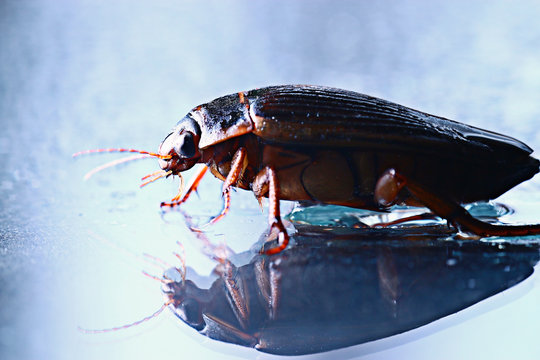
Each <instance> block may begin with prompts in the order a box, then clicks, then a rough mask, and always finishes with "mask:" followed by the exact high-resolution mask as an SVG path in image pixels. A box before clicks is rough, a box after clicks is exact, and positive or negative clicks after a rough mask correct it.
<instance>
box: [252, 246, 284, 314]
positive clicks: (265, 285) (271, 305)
mask: <svg viewBox="0 0 540 360" xmlns="http://www.w3.org/2000/svg"><path fill="white" fill-rule="evenodd" d="M266 260H267V258H265V257H262V258H259V260H258V261H257V262H255V264H254V270H255V280H256V281H257V286H258V287H259V294H260V296H261V297H262V300H263V302H264V304H265V307H264V308H265V310H266V312H267V315H268V318H269V319H275V318H276V314H277V309H278V305H279V299H280V294H281V292H280V283H281V273H280V271H279V269H276V264H275V263H274V262H271V263H270V264H269V265H268V266H267V265H266Z"/></svg>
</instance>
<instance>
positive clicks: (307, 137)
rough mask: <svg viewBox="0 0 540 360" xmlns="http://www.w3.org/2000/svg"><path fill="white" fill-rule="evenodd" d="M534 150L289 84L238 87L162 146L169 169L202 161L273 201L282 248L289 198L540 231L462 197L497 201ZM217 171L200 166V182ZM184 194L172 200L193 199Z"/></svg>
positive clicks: (388, 106) (479, 226) (503, 231)
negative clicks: (505, 222) (414, 210)
mask: <svg viewBox="0 0 540 360" xmlns="http://www.w3.org/2000/svg"><path fill="white" fill-rule="evenodd" d="M531 153H532V149H531V148H529V147H528V146H527V145H525V144H524V143H522V142H520V141H518V140H516V139H513V138H511V137H508V136H505V135H501V134H497V133H494V132H491V131H487V130H482V129H479V128H476V127H472V126H468V125H465V124H461V123H458V122H455V121H451V120H448V119H445V118H442V117H438V116H434V115H429V114H426V113H423V112H420V111H417V110H413V109H410V108H407V107H405V106H401V105H398V104H395V103H391V102H389V101H385V100H381V99H378V98H375V97H371V96H367V95H364V94H360V93H356V92H352V91H347V90H341V89H335V88H328V87H321V86H304V85H302V86H300V85H285V86H272V87H266V88H260V89H256V90H251V91H245V92H239V93H236V94H231V95H227V96H224V97H220V98H218V99H216V100H213V101H211V102H209V103H207V104H203V105H199V106H197V107H195V108H194V109H193V110H192V111H190V112H189V113H188V114H187V115H186V116H185V117H184V118H183V119H182V120H180V121H179V122H178V124H177V125H176V126H175V127H174V128H173V129H172V131H171V132H170V133H169V135H167V137H166V138H165V139H164V140H163V142H162V143H161V146H160V147H159V151H158V154H159V155H160V156H161V158H160V160H159V163H160V166H161V168H162V170H163V174H167V175H179V174H180V172H182V171H184V170H187V169H189V168H191V167H192V166H193V165H195V164H196V163H203V164H206V166H207V167H208V168H209V169H210V171H211V172H212V174H214V175H215V176H216V177H217V178H219V179H221V180H223V181H224V184H223V195H224V199H225V204H224V207H223V210H222V212H221V214H220V215H219V216H217V217H216V218H214V219H213V221H217V220H218V219H220V218H222V217H223V215H225V213H226V212H227V211H228V208H229V204H230V195H229V192H230V189H231V187H232V186H235V187H238V188H242V189H246V190H251V191H253V193H254V194H255V196H256V197H257V199H259V201H260V200H261V198H262V197H268V198H269V207H270V209H269V217H270V224H271V227H272V228H277V229H278V230H279V244H278V245H277V246H276V247H273V248H271V249H269V250H267V251H266V252H267V254H272V253H277V252H279V251H281V250H283V249H284V248H285V247H286V246H287V242H288V235H287V232H286V231H285V228H284V226H283V224H282V222H281V218H280V212H279V200H282V199H283V200H304V201H312V202H315V203H325V204H336V205H344V206H349V207H354V208H363V209H374V210H385V209H387V208H388V207H389V206H390V205H392V204H406V205H413V206H427V207H428V208H430V209H431V211H433V212H434V213H435V214H437V215H439V216H441V217H443V218H445V219H447V220H448V221H449V223H452V224H454V225H456V226H457V227H459V228H461V229H462V230H464V231H467V232H471V233H474V234H477V235H482V236H491V235H498V236H518V235H530V234H538V233H540V225H523V226H519V225H515V226H496V225H492V224H487V223H484V222H481V221H478V220H477V219H475V218H473V217H472V216H470V215H469V213H468V212H467V211H466V210H464V209H463V208H462V207H461V205H460V204H462V203H470V202H475V201H481V200H490V199H494V198H496V197H498V196H499V195H501V194H502V193H504V192H506V191H507V190H509V189H510V188H512V187H514V186H515V185H517V184H519V183H521V182H523V181H525V180H527V179H530V178H531V177H532V176H534V175H535V174H536V173H537V172H538V171H539V164H540V162H539V161H538V160H537V159H535V158H533V157H531V156H530V154H531ZM204 171H206V168H203V170H202V171H201V172H200V173H199V175H198V177H197V180H196V181H195V182H194V184H197V183H198V181H199V180H200V178H201V177H202V176H203V174H204ZM194 187H196V185H194V186H192V187H191V188H190V189H189V190H188V192H187V194H186V196H184V197H183V198H180V196H177V197H175V198H174V199H173V201H171V202H170V203H162V206H175V205H178V204H180V203H182V202H183V201H185V200H186V199H187V196H188V195H189V193H190V192H191V191H192V190H193V188H194Z"/></svg>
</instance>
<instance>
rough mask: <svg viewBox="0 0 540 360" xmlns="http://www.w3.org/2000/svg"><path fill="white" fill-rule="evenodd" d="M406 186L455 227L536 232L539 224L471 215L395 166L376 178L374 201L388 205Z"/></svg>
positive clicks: (477, 231) (506, 233)
mask: <svg viewBox="0 0 540 360" xmlns="http://www.w3.org/2000/svg"><path fill="white" fill-rule="evenodd" d="M404 187H406V188H407V190H409V192H410V193H411V194H412V195H413V196H415V197H416V198H417V199H418V200H419V201H420V202H422V203H423V204H424V205H425V206H427V207H428V208H429V209H430V210H431V211H433V212H434V213H435V214H437V215H439V216H440V217H442V218H444V219H446V220H447V221H448V222H449V223H451V224H453V225H454V226H456V227H457V228H459V229H463V230H464V231H467V232H471V233H473V234H476V235H480V236H524V235H537V234H540V224H536V225H494V224H489V223H485V222H483V221H480V220H478V219H476V218H474V217H473V216H472V215H471V214H469V212H468V211H467V210H465V209H464V208H463V207H462V206H461V205H460V204H458V203H457V202H456V201H454V200H452V199H450V198H447V197H445V196H444V195H443V194H437V193H436V192H434V191H432V190H430V189H428V188H427V187H426V186H424V185H421V184H419V183H417V182H416V181H415V180H414V179H410V178H407V177H406V176H404V175H403V174H401V173H399V172H398V171H396V170H395V169H389V170H387V171H386V172H385V173H384V174H383V175H382V176H381V177H380V178H379V180H378V181H377V185H376V187H375V202H377V203H379V204H380V205H382V206H389V205H391V204H392V202H393V201H394V200H395V199H396V197H397V196H398V194H399V192H400V191H401V190H402V189H403V188H404Z"/></svg>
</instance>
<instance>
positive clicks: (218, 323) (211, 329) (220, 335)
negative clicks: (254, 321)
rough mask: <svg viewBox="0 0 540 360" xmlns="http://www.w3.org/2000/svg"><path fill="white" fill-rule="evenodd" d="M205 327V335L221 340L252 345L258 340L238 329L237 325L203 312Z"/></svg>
mask: <svg viewBox="0 0 540 360" xmlns="http://www.w3.org/2000/svg"><path fill="white" fill-rule="evenodd" d="M202 316H203V319H204V322H205V323H206V327H205V328H204V332H205V335H206V336H208V337H211V338H214V339H220V340H222V341H230V342H232V343H235V344H240V345H244V346H249V347H254V346H255V345H256V344H257V343H258V342H259V340H258V339H257V338H256V337H254V336H252V335H250V334H248V333H246V332H244V331H242V330H240V329H238V328H237V327H235V326H233V325H231V324H229V323H227V322H225V321H223V320H222V319H219V318H217V317H215V316H213V315H210V314H203V315H202Z"/></svg>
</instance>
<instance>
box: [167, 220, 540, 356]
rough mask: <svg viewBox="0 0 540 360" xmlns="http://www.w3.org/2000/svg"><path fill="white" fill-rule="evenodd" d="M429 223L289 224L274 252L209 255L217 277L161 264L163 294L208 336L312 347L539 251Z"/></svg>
mask: <svg viewBox="0 0 540 360" xmlns="http://www.w3.org/2000/svg"><path fill="white" fill-rule="evenodd" d="M432 230H433V231H431V232H430V231H429V230H428V231H425V230H422V229H419V228H409V229H399V230H398V229H385V231H383V230H381V229H352V228H331V229H327V228H324V227H320V226H307V225H303V226H302V225H296V232H295V234H294V235H292V237H293V238H294V240H295V243H296V245H295V246H294V247H289V248H287V249H284V250H283V251H282V252H280V253H278V254H274V255H273V256H265V255H261V254H257V253H255V254H253V253H251V257H250V259H251V260H248V263H247V264H244V265H240V264H238V265H236V264H235V263H234V260H235V259H234V256H232V257H222V256H214V258H216V260H218V261H219V264H218V265H217V266H216V268H215V271H214V273H215V274H217V275H218V277H217V279H216V278H215V277H212V278H208V279H207V278H205V277H201V276H200V275H197V274H196V273H194V272H193V273H190V274H188V275H187V276H186V270H185V263H184V262H183V264H182V267H181V268H176V269H175V268H173V269H170V271H167V272H165V275H164V278H163V279H162V283H163V286H162V290H163V292H164V296H165V301H166V302H165V304H166V305H168V306H169V308H170V309H171V310H172V311H173V312H174V314H175V315H176V316H178V318H180V319H181V320H182V321H183V322H185V323H186V324H187V325H189V326H190V327H192V328H193V329H195V330H196V331H198V332H199V333H201V334H202V335H204V336H208V337H210V338H212V339H215V340H219V341H223V342H227V343H233V344H238V345H242V346H246V347H253V348H255V349H257V350H259V351H262V352H268V353H274V354H280V355H300V354H310V353H318V352H323V351H329V350H332V349H339V348H343V347H347V346H352V345H357V344H361V343H364V342H367V341H372V340H376V339H380V338H384V337H387V336H391V335H394V334H398V333H401V332H404V331H408V330H410V329H414V328H416V327H419V326H422V325H425V324H428V323H430V322H432V321H435V320H437V319H439V318H442V317H444V316H447V315H449V314H453V313H455V312H457V311H459V310H461V309H464V308H466V307H469V306H471V305H473V304H475V303H477V302H479V301H481V300H483V299H485V298H487V297H490V296H492V295H494V294H496V293H498V292H500V291H503V290H505V289H507V288H509V287H511V286H513V285H515V284H517V283H519V282H521V281H522V280H524V279H526V278H527V277H529V276H530V275H531V274H532V272H533V267H534V265H535V264H536V263H537V262H538V259H539V252H538V246H527V245H519V244H512V243H510V244H507V245H505V246H504V247H503V248H501V247H500V246H499V245H500V244H498V243H489V242H477V241H467V242H461V241H455V240H452V241H438V240H440V239H444V238H445V237H446V236H445V235H443V234H441V232H440V231H439V230H440V229H436V228H434V229H432ZM265 240H266V238H265V235H263V236H262V241H265ZM404 244H405V245H404ZM239 255H240V254H239ZM178 273H180V275H181V278H179V277H178ZM202 282H205V283H210V284H211V285H210V286H204V287H203V286H201V283H202ZM471 283H472V284H473V285H474V286H473V285H471Z"/></svg>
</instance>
